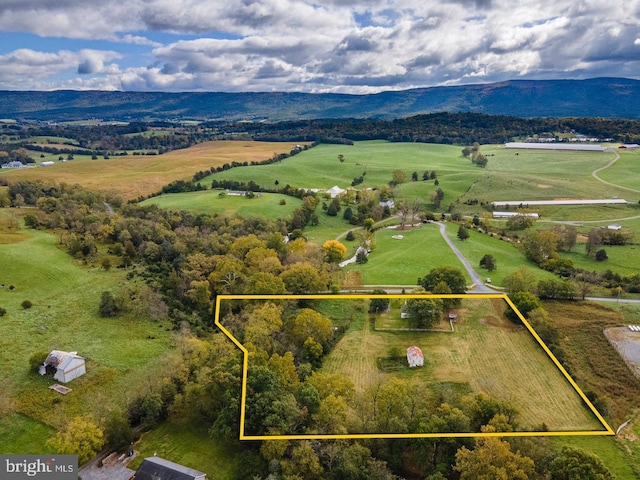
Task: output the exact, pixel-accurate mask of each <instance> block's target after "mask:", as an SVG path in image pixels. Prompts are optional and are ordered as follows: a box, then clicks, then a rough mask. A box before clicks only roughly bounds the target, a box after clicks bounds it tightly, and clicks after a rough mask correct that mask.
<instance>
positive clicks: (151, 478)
mask: <svg viewBox="0 0 640 480" xmlns="http://www.w3.org/2000/svg"><path fill="white" fill-rule="evenodd" d="M206 476H207V474H206V473H203V472H199V471H198V470H194V469H193V468H189V467H185V466H184V465H180V464H179V463H174V462H171V461H169V460H165V459H164V458H160V457H148V458H145V459H144V460H143V461H142V463H141V464H140V466H139V467H138V470H137V471H136V473H135V475H134V476H133V479H134V480H205V479H206Z"/></svg>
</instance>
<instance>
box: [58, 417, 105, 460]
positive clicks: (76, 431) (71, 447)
mask: <svg viewBox="0 0 640 480" xmlns="http://www.w3.org/2000/svg"><path fill="white" fill-rule="evenodd" d="M47 443H48V444H49V445H51V447H53V449H55V450H56V452H57V453H61V454H67V455H78V463H79V464H80V465H82V464H83V463H86V462H88V461H89V460H91V459H92V458H93V457H94V456H95V454H96V453H97V452H99V451H100V449H101V448H102V445H104V433H103V431H102V430H101V429H100V428H99V427H98V426H97V425H96V424H95V423H94V422H93V420H91V419H90V418H84V417H74V418H72V419H71V420H70V421H69V422H68V423H67V424H66V425H65V426H64V427H63V428H62V430H60V431H59V432H58V433H56V434H55V435H54V436H53V437H51V439H49V440H48V442H47Z"/></svg>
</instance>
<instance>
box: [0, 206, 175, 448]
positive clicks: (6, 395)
mask: <svg viewBox="0 0 640 480" xmlns="http://www.w3.org/2000/svg"><path fill="white" fill-rule="evenodd" d="M3 213H4V212H3ZM23 232H24V233H26V238H25V239H23V240H22V241H18V242H15V243H5V244H0V261H1V269H0V283H1V284H4V285H5V286H4V288H1V289H0V306H1V307H3V308H5V309H6V310H7V314H6V315H5V316H3V317H2V318H1V319H0V325H1V327H0V328H1V331H2V335H0V365H2V367H3V369H4V375H3V384H2V394H1V395H2V397H3V402H0V403H1V405H0V409H2V410H4V411H3V412H2V416H1V417H0V432H3V431H7V430H14V429H13V427H11V425H13V424H15V423H16V422H18V424H23V423H24V421H23V420H20V417H16V416H15V414H17V413H21V414H24V415H25V416H27V417H29V418H30V421H33V422H36V423H38V424H43V426H44V425H50V426H53V427H54V428H59V427H61V426H62V425H63V424H64V423H65V422H66V421H67V420H68V419H70V418H72V417H74V416H78V415H79V416H87V415H94V416H96V417H100V416H101V415H104V414H106V413H108V411H109V410H113V409H115V410H116V411H117V410H119V409H122V408H124V405H125V403H126V401H128V400H131V399H132V398H134V397H135V396H136V395H137V393H138V392H139V390H140V388H141V387H142V385H143V382H146V381H147V380H148V377H149V375H150V374H151V370H152V369H154V368H155V362H157V361H158V360H159V359H160V358H161V357H163V356H165V355H166V354H167V352H169V351H170V332H169V331H168V329H167V328H165V326H164V325H162V324H161V323H154V322H151V321H149V320H145V319H144V318H139V317H135V316H134V315H133V314H129V315H123V316H120V317H116V318H101V317H100V316H99V315H98V305H99V302H100V295H101V293H102V292H103V291H106V290H108V291H111V292H113V293H116V292H117V291H118V289H119V288H120V287H121V286H122V285H124V284H125V283H126V280H125V273H126V272H124V271H122V270H119V269H112V270H111V271H109V272H106V271H104V270H101V269H97V268H87V267H83V266H80V265H78V264H76V262H75V261H74V260H73V259H72V258H71V257H69V256H68V255H67V254H66V253H65V252H63V251H62V250H60V249H58V248H57V246H56V243H57V238H56V237H55V236H53V235H50V234H48V233H44V232H41V231H35V230H26V231H23ZM11 285H13V286H14V290H13V291H9V286H11ZM24 300H29V301H30V302H31V303H32V304H33V306H32V307H31V308H29V309H23V308H22V307H21V303H22V302H23V301H24ZM53 349H59V350H65V351H77V352H78V353H79V355H81V356H83V357H85V358H86V360H87V374H86V375H84V376H82V377H80V378H77V379H75V380H73V381H72V382H70V383H69V384H68V386H69V387H70V388H72V392H71V393H69V394H67V395H65V396H62V395H60V394H59V393H56V392H54V391H52V390H50V389H49V388H48V387H49V385H51V384H53V383H55V381H54V380H53V379H52V378H50V377H41V376H39V375H38V374H37V373H35V372H31V371H29V357H30V356H31V355H32V354H34V353H36V352H49V351H51V350H53ZM21 432H22V433H20V434H19V438H20V442H21V444H22V445H24V449H23V451H21V452H20V453H38V452H40V451H41V449H42V444H43V443H44V441H46V438H43V436H42V435H43V432H45V433H46V432H49V433H53V429H50V428H28V429H22V430H21ZM14 440H15V438H14V437H12V436H7V435H0V452H8V451H11V442H12V441H14Z"/></svg>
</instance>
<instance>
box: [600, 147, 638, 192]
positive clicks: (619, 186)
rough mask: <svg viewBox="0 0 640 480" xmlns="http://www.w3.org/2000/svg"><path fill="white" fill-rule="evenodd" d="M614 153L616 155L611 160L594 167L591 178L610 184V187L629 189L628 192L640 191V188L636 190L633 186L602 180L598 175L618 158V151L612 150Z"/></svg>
mask: <svg viewBox="0 0 640 480" xmlns="http://www.w3.org/2000/svg"><path fill="white" fill-rule="evenodd" d="M614 153H615V155H616V157H615V158H614V159H613V160H611V161H610V162H609V163H607V164H606V165H605V166H604V167H600V168H596V169H595V170H594V171H593V172H591V175H592V176H593V178H595V179H596V180H598V181H599V182H602V183H604V184H606V185H611V186H612V187H616V188H622V189H623V190H629V191H630V192H636V193H640V190H636V189H635V188H629V187H623V186H622V185H616V184H615V183H611V182H607V181H606V180H603V179H602V178H600V177H599V176H598V173H600V172H601V171H602V170H606V169H607V168H609V167H610V166H611V165H613V164H614V163H616V162H617V161H618V160H620V154H619V153H618V152H616V151H614Z"/></svg>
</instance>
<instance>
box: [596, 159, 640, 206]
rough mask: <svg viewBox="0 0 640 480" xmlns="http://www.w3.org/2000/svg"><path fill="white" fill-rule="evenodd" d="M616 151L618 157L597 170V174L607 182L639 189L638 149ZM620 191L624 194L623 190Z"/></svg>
mask: <svg viewBox="0 0 640 480" xmlns="http://www.w3.org/2000/svg"><path fill="white" fill-rule="evenodd" d="M618 153H619V154H620V159H619V160H618V161H617V162H616V163H614V164H613V165H612V166H611V167H609V168H607V169H606V170H603V171H602V172H599V173H598V176H599V177H600V178H602V179H603V180H605V181H607V182H611V183H614V184H616V185H621V186H624V187H627V188H631V189H633V190H638V191H640V176H638V162H639V161H640V150H618ZM620 193H621V195H626V193H625V192H624V191H621V192H620ZM631 193H636V194H637V193H638V192H631Z"/></svg>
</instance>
